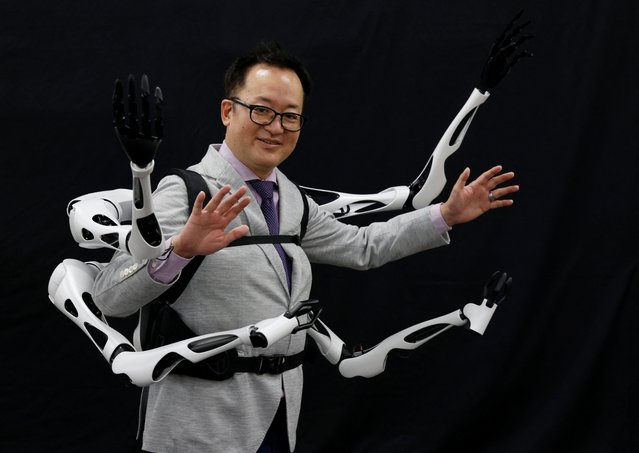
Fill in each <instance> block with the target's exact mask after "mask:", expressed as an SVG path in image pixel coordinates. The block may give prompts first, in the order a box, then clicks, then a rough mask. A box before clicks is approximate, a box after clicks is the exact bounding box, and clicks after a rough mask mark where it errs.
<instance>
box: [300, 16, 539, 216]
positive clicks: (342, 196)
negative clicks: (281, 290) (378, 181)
mask: <svg viewBox="0 0 639 453" xmlns="http://www.w3.org/2000/svg"><path fill="white" fill-rule="evenodd" d="M522 14H523V10H522V11H520V12H519V13H518V14H517V15H516V16H515V17H514V18H513V19H512V20H511V21H510V23H509V24H508V25H507V26H506V28H505V30H504V31H503V32H502V33H501V34H500V35H499V37H498V38H497V39H496V40H495V42H494V43H493V44H492V45H491V48H490V52H489V55H488V58H487V59H486V62H485V63H484V66H483V69H482V71H481V76H480V78H479V83H478V87H477V88H475V89H474V90H473V91H472V93H471V94H470V97H469V98H468V100H467V101H466V103H465V104H464V105H463V107H462V108H461V110H460V111H459V113H457V115H456V116H455V118H454V119H453V121H452V123H450V125H449V126H448V128H447V129H446V131H445V132H444V135H442V137H441V139H440V140H439V142H438V143H437V146H436V147H435V150H434V151H433V152H432V154H431V155H430V157H429V158H428V161H427V162H426V165H425V166H424V168H423V169H422V171H421V172H420V173H419V175H418V176H417V178H416V179H415V180H414V181H413V182H412V183H411V184H410V186H395V187H390V188H388V189H385V190H383V191H381V192H378V193H375V194H353V193H344V192H336V191H333V190H325V189H316V188H311V187H304V186H302V187H303V188H304V190H305V191H306V193H308V194H309V195H310V196H311V197H313V198H318V199H320V200H325V201H324V202H323V205H322V207H323V208H324V209H326V210H327V211H329V212H332V213H333V214H334V215H335V217H338V218H346V217H352V216H356V215H361V214H367V213H371V212H384V211H395V210H398V209H419V208H423V207H425V206H428V205H429V204H430V203H431V202H432V201H433V200H434V199H435V197H437V196H438V195H439V194H440V193H441V191H442V189H443V188H444V186H445V185H446V173H445V171H444V163H445V162H446V159H448V157H450V156H451V155H452V154H453V153H454V152H455V151H457V149H459V147H460V146H461V144H462V141H463V140H464V136H465V135H466V132H467V131H468V128H469V127H470V123H471V122H472V120H473V118H474V117H475V113H477V109H478V108H479V106H480V105H482V104H483V103H484V102H486V99H488V97H489V96H490V93H489V91H488V90H491V89H493V88H494V87H495V86H497V84H498V83H499V82H500V81H501V80H502V79H503V78H504V77H505V76H506V74H508V72H509V71H510V69H511V68H512V67H513V66H514V65H515V64H516V63H517V62H518V61H519V60H521V59H522V58H524V57H527V56H532V54H531V53H529V52H527V51H526V50H522V49H521V45H522V44H523V43H524V42H525V41H527V40H529V39H531V38H532V37H533V36H532V35H523V36H520V33H521V31H522V29H523V28H524V27H526V26H528V24H529V23H530V21H529V22H526V23H525V24H523V25H518V23H517V21H518V20H519V18H520V17H521V15H522Z"/></svg>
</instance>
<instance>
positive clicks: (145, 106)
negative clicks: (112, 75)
mask: <svg viewBox="0 0 639 453" xmlns="http://www.w3.org/2000/svg"><path fill="white" fill-rule="evenodd" d="M128 85H129V93H128V95H127V105H128V113H126V112H125V109H124V92H123V91H124V90H123V88H122V83H121V82H120V79H116V81H115V88H114V89H113V126H114V128H115V135H116V137H117V138H118V140H119V142H120V144H121V145H122V148H123V149H124V151H125V152H126V154H127V156H129V159H130V160H131V162H133V163H134V164H135V165H137V166H138V167H140V168H144V167H146V166H147V165H149V164H150V163H151V162H152V161H153V159H154V157H155V153H156V151H157V149H158V147H159V146H160V143H161V142H162V135H163V133H164V127H163V124H162V103H163V102H164V99H163V97H162V90H161V89H160V87H156V88H155V93H154V95H155V118H154V119H152V118H151V114H150V109H151V107H150V100H149V97H150V91H149V79H148V77H147V76H146V74H143V75H142V83H141V92H140V108H141V111H140V112H139V113H138V103H137V99H136V96H135V78H134V77H133V75H132V74H129V80H128ZM153 129H154V130H155V131H153ZM154 132H155V133H154Z"/></svg>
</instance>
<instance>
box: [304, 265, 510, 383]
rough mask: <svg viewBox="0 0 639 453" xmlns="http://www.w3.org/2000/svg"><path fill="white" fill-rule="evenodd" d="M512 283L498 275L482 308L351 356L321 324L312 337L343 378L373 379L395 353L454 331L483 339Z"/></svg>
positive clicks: (461, 312) (422, 325)
mask: <svg viewBox="0 0 639 453" xmlns="http://www.w3.org/2000/svg"><path fill="white" fill-rule="evenodd" d="M511 282H512V279H511V278H510V277H508V275H507V274H506V273H503V272H496V273H494V274H493V276H492V277H491V278H490V280H489V281H488V282H487V283H486V286H485V287H484V299H483V301H482V302H481V303H480V304H474V303H468V304H466V305H465V306H464V308H462V309H459V310H456V311H454V312H451V313H448V314H446V315H443V316H440V317H437V318H433V319H429V320H427V321H424V322H421V323H419V324H415V325H414V326H411V327H408V328H406V329H404V330H402V331H400V332H397V333H395V334H394V335H391V336H390V337H388V338H386V339H384V340H383V341H381V342H380V343H378V344H377V345H376V346H373V347H372V348H368V349H365V350H362V351H356V352H353V353H351V352H349V351H348V350H347V348H346V345H345V343H344V342H343V341H342V340H341V339H340V338H339V337H338V336H337V335H336V334H335V333H334V332H333V331H331V330H330V329H329V328H328V327H327V326H326V324H324V323H323V322H322V321H320V320H318V321H317V322H316V323H315V324H314V326H313V327H312V328H311V329H309V330H308V335H310V336H311V338H313V340H314V341H315V343H317V345H318V348H319V350H320V352H321V353H322V355H323V356H324V357H325V358H326V359H327V360H328V361H329V362H330V363H332V364H333V365H338V368H339V372H340V373H341V374H342V376H344V377H347V378H350V377H355V376H360V377H365V378H370V377H373V376H377V375H378V374H380V373H382V372H383V371H384V369H385V368H386V360H387V359H388V356H389V354H390V353H391V352H393V351H397V350H405V351H411V350H413V349H417V348H418V347H420V346H421V345H423V344H424V343H426V342H428V341H430V340H432V339H433V338H435V337H436V336H437V335H439V334H441V333H443V332H445V331H447V330H448V329H450V328H451V327H454V326H457V327H466V328H468V329H470V330H473V331H475V332H477V333H479V334H480V335H483V334H484V332H485V331H486V327H487V326H488V323H490V320H491V319H492V317H493V315H494V313H495V310H496V309H497V305H498V304H499V303H500V302H502V301H503V300H504V299H505V297H506V294H507V292H508V290H509V288H510V285H511Z"/></svg>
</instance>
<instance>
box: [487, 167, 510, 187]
mask: <svg viewBox="0 0 639 453" xmlns="http://www.w3.org/2000/svg"><path fill="white" fill-rule="evenodd" d="M514 177H515V173H514V172H512V171H509V172H508V173H501V174H498V175H496V176H493V177H492V178H491V179H490V182H489V186H491V188H495V187H497V186H499V185H501V184H503V183H505V182H506V181H510V180H511V179H513V178H514Z"/></svg>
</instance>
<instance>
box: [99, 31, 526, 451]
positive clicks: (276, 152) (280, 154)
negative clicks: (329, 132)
mask: <svg viewBox="0 0 639 453" xmlns="http://www.w3.org/2000/svg"><path fill="white" fill-rule="evenodd" d="M225 90H226V92H225V96H226V98H225V99H224V100H222V103H221V118H222V122H223V124H224V125H225V126H226V135H225V140H224V143H222V144H221V145H211V146H210V147H209V150H208V151H207V153H206V155H205V156H204V158H203V159H202V161H201V162H200V163H199V164H197V165H195V166H193V167H190V168H191V169H192V170H195V171H197V172H198V173H200V174H202V175H203V176H204V178H205V179H206V181H207V184H208V186H209V188H210V190H211V193H212V194H214V196H213V198H212V200H211V201H210V202H209V203H208V204H207V205H206V206H203V200H204V194H203V193H200V195H199V196H198V197H197V200H196V202H195V206H194V207H193V212H192V214H191V215H190V216H188V210H189V207H188V206H187V194H186V189H185V186H184V183H183V182H182V180H181V179H180V178H178V177H176V176H169V177H167V178H164V179H163V180H162V181H161V182H160V184H159V185H158V188H157V191H156V193H155V194H154V203H155V206H156V213H157V216H158V220H159V221H160V224H161V225H162V229H163V232H164V234H165V237H166V238H167V240H168V241H170V247H169V249H168V252H167V253H165V255H163V256H162V257H161V258H159V259H155V260H151V261H149V262H148V263H147V264H146V265H145V266H133V267H131V266H132V264H133V263H132V258H131V257H129V256H127V255H125V254H116V256H114V258H113V260H112V261H111V263H110V264H109V265H108V266H107V267H105V268H104V270H103V271H102V272H101V273H100V274H99V276H98V278H97V280H96V283H95V287H94V297H95V300H96V304H97V305H98V306H99V308H100V309H101V310H102V311H103V312H104V313H105V314H106V315H110V316H123V315H128V314H131V313H134V312H135V311H137V310H138V309H139V308H140V307H142V306H143V305H145V304H146V303H148V302H150V301H151V300H153V299H154V298H155V297H157V296H158V295H160V294H161V293H162V292H164V291H165V290H166V289H167V287H169V286H170V285H171V284H172V283H174V282H175V280H176V279H177V277H178V276H179V272H180V270H181V269H182V268H183V267H184V266H185V265H186V263H188V261H189V259H190V258H192V257H194V256H196V255H206V259H205V260H204V261H203V262H202V264H201V266H200V268H199V270H198V272H197V273H196V274H195V275H194V277H193V278H192V280H191V281H190V283H189V285H188V286H187V288H186V289H185V291H184V292H183V293H182V295H181V296H180V298H179V299H178V300H177V301H176V302H175V303H174V304H173V307H174V308H175V310H176V311H177V312H178V313H179V315H180V317H181V318H182V319H183V321H184V322H185V323H186V324H187V325H188V326H189V327H190V328H191V329H192V330H193V331H194V332H195V333H196V334H204V333H209V332H216V331H223V330H229V329H234V328H237V327H241V326H245V325H250V324H253V323H255V322H257V321H260V320H262V319H266V318H270V317H274V316H277V315H279V314H281V313H282V312H284V311H285V310H287V309H288V308H289V307H291V306H292V305H293V304H295V303H296V302H298V301H302V300H306V299H308V296H309V293H310V290H311V280H312V278H311V267H310V262H316V263H323V264H333V265H337V266H344V267H350V268H356V269H367V268H372V267H376V266H380V265H382V264H384V263H387V262H389V261H393V260H396V259H399V258H402V257H405V256H408V255H410V254H414V253H417V252H419V251H422V250H426V249H429V248H433V247H438V246H441V245H445V244H447V243H448V242H449V237H448V233H447V231H448V230H449V229H450V228H451V227H452V226H454V225H456V224H458V223H463V222H468V221H470V220H472V219H474V218H476V217H477V216H479V215H481V214H482V213H484V212H486V211H488V210H490V209H493V208H499V207H503V206H509V205H511V204H512V200H509V199H503V198H502V197H504V196H506V195H508V194H511V193H513V192H515V191H517V190H518V187H517V186H508V187H503V188H497V186H499V185H501V184H503V183H504V182H507V181H509V180H510V179H512V178H513V177H514V174H513V173H501V167H500V166H497V167H494V168H492V169H491V170H489V171H487V172H485V173H484V174H482V175H481V176H480V177H479V178H477V179H476V180H475V181H473V182H472V183H470V184H469V185H466V182H467V179H468V177H469V174H470V170H469V169H466V170H464V171H463V172H462V174H461V175H460V177H459V179H458V180H457V182H456V184H455V186H454V187H453V189H452V192H451V194H450V196H449V198H448V200H447V201H446V202H445V203H442V204H438V205H433V206H429V207H427V208H424V209H421V210H418V211H414V212H411V213H407V214H402V215H399V216H397V217H395V218H393V219H391V220H389V221H387V222H379V223H374V224H371V225H370V226H368V227H363V228H358V227H356V226H353V225H347V224H344V223H341V222H339V221H337V220H336V219H335V218H334V217H333V216H332V215H330V214H329V213H327V212H325V211H323V210H322V209H321V208H319V207H318V206H317V204H316V203H314V202H313V201H312V200H309V207H308V223H307V230H306V235H305V236H304V239H303V242H302V244H301V246H298V245H295V244H292V243H283V244H278V245H277V246H275V245H274V244H272V243H264V244H254V245H246V246H239V247H227V245H228V244H229V243H230V242H232V241H234V240H236V239H238V238H240V237H242V236H244V235H247V234H249V233H250V235H252V236H255V235H269V234H280V235H295V234H299V232H300V226H301V221H302V216H303V212H304V203H303V200H302V195H301V193H300V191H299V190H298V188H297V187H296V186H295V185H294V184H293V183H292V182H291V181H290V180H289V179H288V178H287V177H286V176H285V175H284V174H283V173H282V172H281V171H279V170H278V168H277V167H278V165H279V164H281V163H282V162H283V161H284V160H285V159H286V158H287V157H288V156H289V155H290V154H291V153H292V152H293V150H294V148H295V145H296V143H297V140H298V139H299V136H300V129H301V128H302V126H303V124H304V117H303V116H302V115H303V108H304V102H305V100H306V99H307V98H308V95H309V92H310V79H309V77H308V74H307V72H306V70H305V69H304V67H303V65H302V64H301V63H300V62H299V60H297V59H296V58H295V57H292V56H290V55H289V54H287V53H285V52H283V51H282V50H281V49H280V48H279V47H278V46H277V45H269V44H263V45H260V46H258V47H257V48H256V49H255V50H253V51H252V52H250V53H248V54H246V55H244V56H242V57H240V58H238V59H237V60H236V61H235V62H234V63H233V64H232V65H231V67H230V68H229V69H228V70H227V72H226V77H225ZM254 180H257V181H261V182H254ZM264 181H271V183H268V182H267V183H264ZM247 183H248V184H247ZM259 184H261V185H262V186H264V185H267V186H268V185H269V184H270V187H271V188H272V189H274V193H273V195H272V199H271V198H270V197H271V195H270V193H268V191H267V192H263V190H264V189H263V187H262V186H259ZM254 186H255V187H254ZM247 187H250V189H248V188H247ZM490 192H492V194H493V196H494V198H493V197H491V198H490V199H489V193H490ZM245 195H248V196H245ZM269 203H270V204H271V205H272V206H273V207H274V208H275V211H274V212H275V214H274V216H275V220H276V221H277V222H278V223H279V231H275V232H274V231H273V229H272V225H271V227H270V228H269V222H270V223H271V224H272V220H273V219H272V218H271V216H272V214H270V211H266V210H264V211H263V210H262V208H263V207H264V206H263V204H264V205H268V204H269ZM264 209H266V208H264ZM187 217H188V219H187ZM132 268H135V269H137V271H135V272H133V273H131V272H126V273H123V272H122V270H123V269H132ZM304 342H305V334H304V332H303V331H302V332H300V333H297V334H294V335H291V336H290V337H288V338H286V339H284V340H281V341H279V342H277V343H276V344H274V345H272V346H270V347H268V348H266V349H259V348H251V347H242V348H238V354H239V355H240V357H255V356H258V355H266V356H272V355H285V356H287V357H294V356H296V354H299V353H300V352H301V351H303V348H304ZM301 394H302V367H301V366H295V367H294V368H292V369H286V370H283V371H282V372H278V373H275V374H256V373H252V372H237V373H235V374H234V375H233V376H232V377H231V378H229V379H227V380H223V381H211V380H206V379H200V378H194V377H190V376H184V375H180V374H171V375H169V376H168V377H167V378H165V379H164V380H163V381H162V382H160V383H158V384H156V385H153V386H152V387H151V388H150V392H149V400H148V405H147V411H146V426H145V432H144V445H143V448H144V449H145V450H150V451H154V452H164V451H171V452H174V451H180V452H181V451H220V452H247V451H256V450H258V451H289V450H291V451H292V450H293V449H294V447H295V431H296V427H297V420H298V416H299V411H300V404H301Z"/></svg>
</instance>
